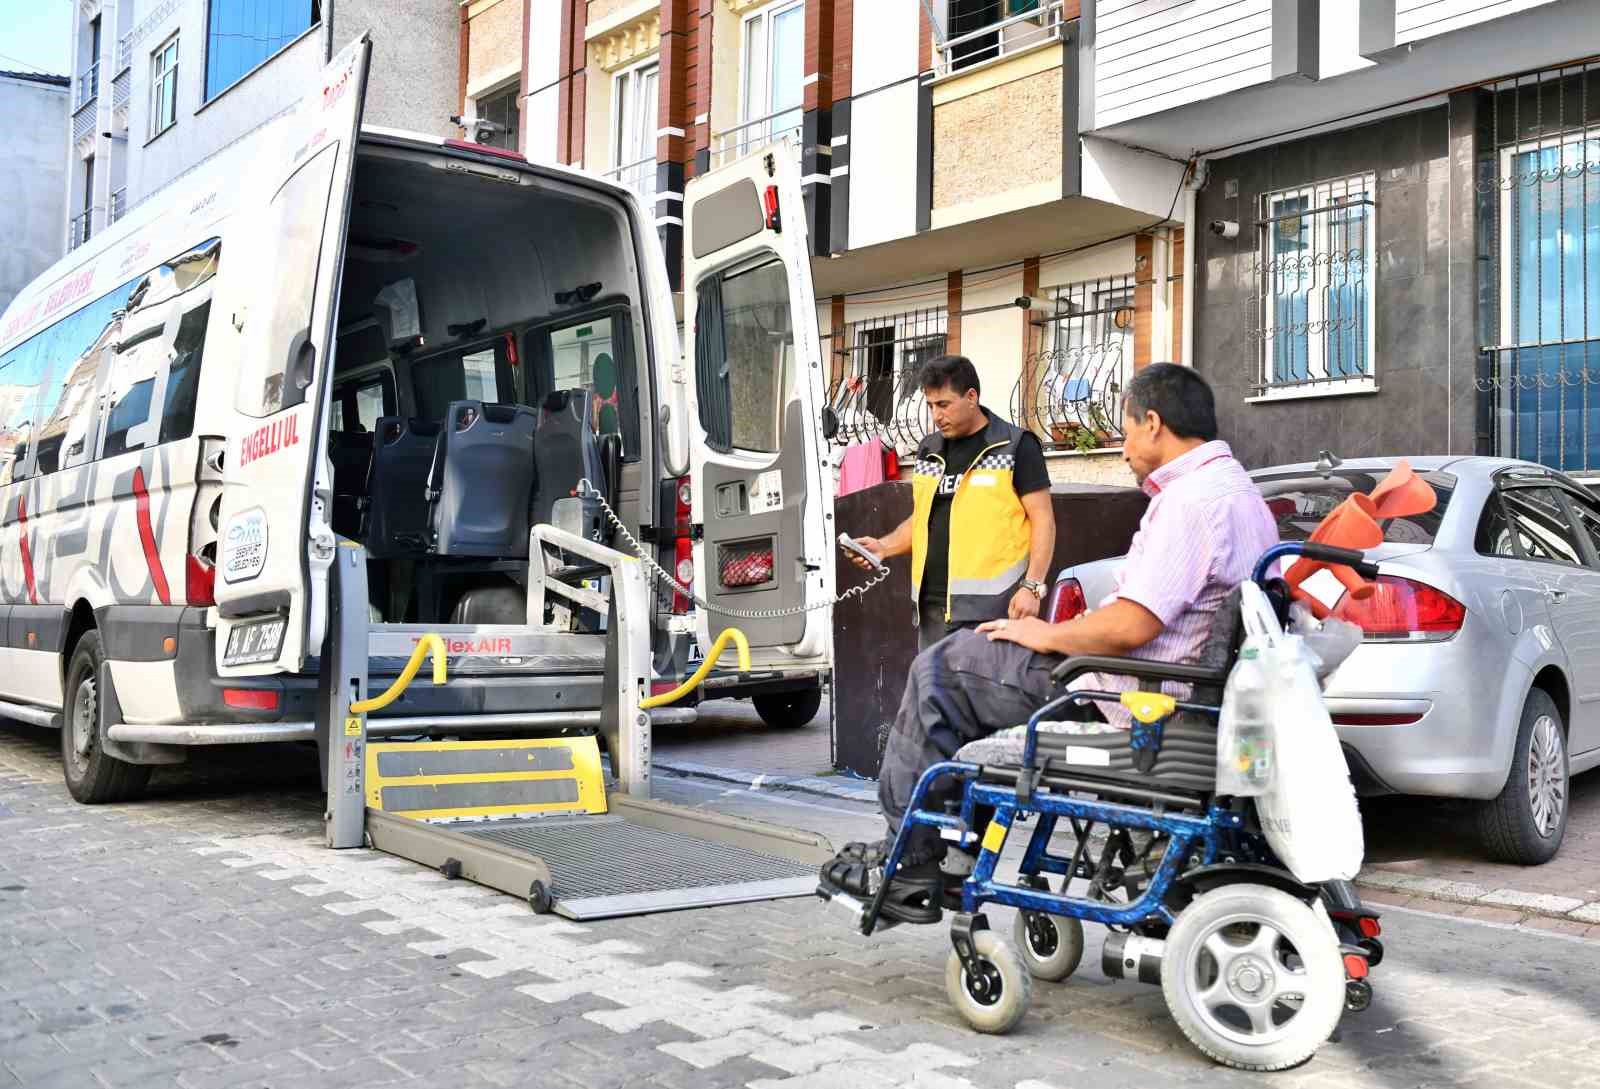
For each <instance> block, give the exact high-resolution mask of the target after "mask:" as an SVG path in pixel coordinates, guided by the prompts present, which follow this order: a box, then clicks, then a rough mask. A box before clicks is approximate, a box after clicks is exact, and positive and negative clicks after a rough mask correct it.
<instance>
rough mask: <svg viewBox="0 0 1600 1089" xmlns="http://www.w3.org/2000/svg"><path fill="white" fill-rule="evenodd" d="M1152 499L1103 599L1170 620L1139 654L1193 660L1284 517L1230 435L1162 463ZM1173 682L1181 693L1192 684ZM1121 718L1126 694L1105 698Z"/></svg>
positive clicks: (1113, 687) (1126, 680)
mask: <svg viewBox="0 0 1600 1089" xmlns="http://www.w3.org/2000/svg"><path fill="white" fill-rule="evenodd" d="M1144 490H1145V493H1146V494H1147V495H1149V496H1150V505H1149V507H1147V508H1146V509H1145V512H1144V517H1143V518H1142V519H1141V520H1140V522H1139V532H1138V533H1136V534H1134V536H1133V545H1132V547H1130V548H1129V549H1128V556H1127V559H1126V560H1124V561H1123V564H1122V567H1121V568H1120V569H1119V570H1118V572H1117V586H1116V589H1115V590H1113V591H1112V592H1111V593H1110V594H1109V595H1107V597H1106V598H1105V600H1104V601H1102V602H1100V605H1099V607H1100V608H1102V609H1103V608H1105V607H1106V606H1107V605H1110V604H1111V603H1112V602H1113V601H1116V600H1117V599H1119V598H1121V599H1124V600H1127V601H1132V602H1134V603H1136V604H1138V605H1142V606H1144V607H1145V608H1146V609H1149V610H1150V612H1152V613H1153V614H1155V616H1156V618H1157V619H1158V620H1160V621H1161V623H1162V625H1163V627H1162V629H1161V634H1160V635H1158V636H1156V637H1155V638H1154V639H1152V640H1150V642H1148V643H1146V644H1145V645H1144V646H1142V647H1140V648H1139V649H1138V650H1137V651H1135V652H1134V654H1133V656H1134V657H1136V658H1146V659H1149V660H1152V661H1157V662H1175V663H1180V664H1193V663H1195V662H1198V661H1199V660H1200V652H1201V650H1202V648H1203V647H1204V646H1205V642H1206V636H1207V635H1208V634H1209V633H1210V631H1211V620H1212V617H1213V616H1215V615H1216V612H1217V609H1218V607H1219V606H1220V605H1221V604H1222V602H1223V599H1224V598H1226V597H1227V596H1228V594H1229V593H1230V592H1231V591H1232V590H1233V588H1234V587H1235V586H1237V585H1239V583H1241V582H1243V581H1245V580H1246V579H1248V578H1249V577H1250V573H1251V570H1252V569H1253V568H1254V567H1255V564H1256V561H1257V560H1259V559H1260V558H1261V554H1262V553H1263V552H1265V551H1266V550H1267V549H1269V548H1271V547H1272V546H1273V545H1275V544H1277V543H1278V526H1277V523H1276V522H1275V521H1274V520H1273V517H1272V514H1271V512H1270V511H1268V510H1267V505H1266V503H1265V502H1264V501H1263V500H1262V498H1261V493H1260V492H1259V491H1258V490H1257V489H1256V486H1255V485H1254V484H1253V483H1251V481H1250V478H1249V476H1247V475H1246V474H1245V471H1244V466H1242V465H1240V464H1239V462H1238V461H1237V460H1235V458H1234V456H1233V451H1232V450H1230V449H1229V448H1228V444H1227V443H1225V442H1222V441H1220V440H1213V441H1212V442H1208V443H1206V444H1204V445H1203V446H1198V447H1196V448H1195V449H1193V450H1191V451H1189V452H1188V453H1187V454H1184V455H1183V456H1182V457H1180V458H1175V459H1173V460H1172V461H1169V462H1167V464H1165V465H1163V466H1161V468H1159V469H1157V470H1156V471H1155V472H1153V473H1151V474H1150V476H1149V477H1148V478H1147V479H1146V480H1145V482H1144ZM1072 687H1073V688H1075V689H1083V688H1090V689H1098V690H1100V691H1103V692H1127V691H1131V690H1133V689H1136V688H1138V687H1139V685H1138V681H1137V680H1135V679H1134V678H1132V677H1123V676H1106V675H1104V674H1099V673H1090V674H1087V675H1085V676H1083V677H1081V678H1079V679H1078V680H1076V681H1074V682H1073V684H1072ZM1163 688H1164V690H1165V691H1166V692H1168V693H1170V694H1171V695H1174V696H1177V697H1179V698H1180V699H1182V698H1184V697H1185V696H1187V695H1188V691H1187V689H1188V686H1187V685H1179V684H1168V685H1165V686H1163ZM1099 707H1100V710H1101V712H1102V713H1103V714H1104V715H1105V716H1106V720H1107V721H1108V722H1110V723H1111V724H1112V725H1113V726H1116V727H1119V728H1121V729H1124V730H1126V729H1129V728H1130V727H1131V726H1132V725H1133V716H1131V715H1130V714H1129V713H1128V711H1127V708H1125V707H1123V706H1122V705H1121V704H1120V703H1104V702H1102V703H1100V704H1099Z"/></svg>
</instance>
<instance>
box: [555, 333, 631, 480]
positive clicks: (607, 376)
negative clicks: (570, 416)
mask: <svg viewBox="0 0 1600 1089" xmlns="http://www.w3.org/2000/svg"><path fill="white" fill-rule="evenodd" d="M625 330H626V326H625V324H624V323H623V320H622V319H621V318H618V317H610V316H607V317H599V318H593V319H589V320H586V321H582V322H577V323H575V324H573V325H568V326H565V327H564V328H560V329H556V330H554V331H552V332H551V334H550V358H551V371H552V381H553V382H554V385H553V387H552V388H554V389H558V390H572V389H587V390H590V391H591V392H593V394H594V405H595V419H594V428H595V431H596V433H598V434H600V435H619V436H621V437H622V448H623V453H624V455H625V456H628V457H635V456H637V451H638V448H639V425H638V418H637V412H638V410H637V408H636V407H635V406H636V400H637V390H636V389H635V388H634V387H635V381H634V373H635V372H634V369H633V367H632V366H631V365H630V358H631V357H630V354H629V351H628V345H627V341H626V334H625Z"/></svg>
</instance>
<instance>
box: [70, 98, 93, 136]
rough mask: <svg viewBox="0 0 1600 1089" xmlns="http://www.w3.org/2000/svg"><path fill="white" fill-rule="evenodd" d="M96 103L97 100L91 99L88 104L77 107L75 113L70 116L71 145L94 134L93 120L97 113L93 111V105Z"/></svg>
mask: <svg viewBox="0 0 1600 1089" xmlns="http://www.w3.org/2000/svg"><path fill="white" fill-rule="evenodd" d="M98 101H99V100H98V99H93V98H91V99H90V100H89V101H88V102H85V103H84V104H83V105H81V106H79V107H78V109H77V112H76V113H74V114H73V115H72V142H73V143H77V142H78V141H79V140H82V139H84V138H85V137H87V136H92V135H93V134H94V119H95V117H96V116H97V114H98V113H99V111H98V110H96V109H95V103H96V102H98Z"/></svg>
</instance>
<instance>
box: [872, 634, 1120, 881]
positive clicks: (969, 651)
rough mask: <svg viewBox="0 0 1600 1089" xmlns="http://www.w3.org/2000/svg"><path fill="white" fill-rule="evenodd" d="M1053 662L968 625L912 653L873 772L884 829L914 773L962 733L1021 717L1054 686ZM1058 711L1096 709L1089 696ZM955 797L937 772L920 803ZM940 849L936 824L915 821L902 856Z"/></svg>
mask: <svg viewBox="0 0 1600 1089" xmlns="http://www.w3.org/2000/svg"><path fill="white" fill-rule="evenodd" d="M1060 662H1061V658H1060V657H1059V656H1058V655H1054V654H1035V653H1034V652H1033V651H1031V650H1028V649H1026V648H1024V647H1020V646H1018V645H1017V644H1015V643H1006V642H990V641H989V637H988V636H987V635H984V634H982V633H980V632H976V631H958V632H955V633H954V634H952V635H951V636H950V637H949V638H947V639H944V640H942V641H940V642H939V643H937V644H936V645H935V646H934V647H932V648H931V649H929V650H925V651H923V652H922V653H921V654H919V655H917V658H916V660H915V661H914V662H912V663H911V672H910V675H909V676H908V677H907V678H906V688H905V694H904V695H903V696H902V697H901V699H900V710H899V712H898V713H897V714H896V716H895V720H894V725H893V726H892V727H891V728H890V731H889V741H888V745H887V746H886V748H885V750H884V754H883V765H882V767H881V768H880V770H879V772H878V803H879V804H880V805H881V806H883V816H884V819H885V820H886V821H887V822H888V824H889V834H890V835H891V836H892V835H894V834H895V833H896V832H897V831H898V830H899V828H900V821H901V819H902V818H903V817H904V816H905V813H906V809H907V807H908V806H909V805H910V803H911V794H912V791H914V790H915V789H916V786H917V781H918V780H919V779H921V778H922V773H923V772H924V771H926V770H927V769H928V768H930V767H932V766H933V765H934V764H937V763H939V762H940V761H941V760H949V759H952V758H953V757H954V756H955V754H956V750H958V749H960V748H961V746H963V745H965V744H966V743H967V742H969V741H976V740H978V739H979V738H983V737H988V736H989V735H990V734H992V733H995V732H996V731H998V730H1003V729H1005V728H1006V727H1008V726H1019V725H1022V724H1023V723H1026V722H1027V721H1028V718H1029V716H1031V715H1032V714H1033V713H1034V712H1035V711H1037V710H1038V709H1039V708H1040V707H1043V706H1044V705H1045V703H1046V702H1048V700H1049V699H1050V696H1051V695H1052V693H1053V692H1054V686H1053V685H1052V684H1051V683H1050V671H1051V670H1052V669H1054V668H1055V667H1056V665H1058V664H1059V663H1060ZM1062 712H1063V713H1062V714H1061V715H1060V716H1059V717H1060V718H1062V719H1064V720H1067V719H1075V718H1079V717H1080V716H1081V717H1082V718H1083V719H1084V720H1098V719H1100V717H1101V716H1100V713H1099V710H1098V709H1097V708H1095V706H1094V705H1093V704H1073V705H1071V707H1069V708H1063V709H1062ZM960 797H961V791H960V784H959V783H958V782H957V781H956V780H954V779H949V778H946V779H942V780H940V781H939V782H938V783H937V784H935V785H934V787H933V788H932V789H930V790H929V792H928V794H927V795H926V800H925V802H924V807H925V808H928V809H932V810H934V811H939V810H941V809H942V808H943V806H944V803H945V802H946V801H947V800H959V798H960ZM980 823H981V822H980ZM942 854H943V841H941V840H940V839H939V835H938V832H937V831H936V830H934V829H932V828H928V827H926V826H919V827H917V828H916V829H915V830H914V832H913V833H912V838H911V839H910V841H909V842H908V844H907V853H906V856H905V857H906V860H907V861H908V862H915V861H920V860H922V859H926V858H928V857H938V856H940V855H942Z"/></svg>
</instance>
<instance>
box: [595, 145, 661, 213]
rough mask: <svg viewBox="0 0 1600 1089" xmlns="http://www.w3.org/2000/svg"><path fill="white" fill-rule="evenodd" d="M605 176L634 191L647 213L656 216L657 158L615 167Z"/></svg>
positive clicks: (651, 157)
mask: <svg viewBox="0 0 1600 1089" xmlns="http://www.w3.org/2000/svg"><path fill="white" fill-rule="evenodd" d="M605 176H606V177H608V178H610V179H611V180H612V181H614V182H616V183H617V184H618V185H621V186H625V187H626V188H628V189H631V190H633V192H634V193H635V195H637V196H638V198H639V200H640V201H641V202H642V203H643V204H644V209H645V211H646V212H648V213H650V214H651V215H654V214H655V206H656V158H655V156H654V155H652V156H650V157H649V158H648V159H640V160H639V161H638V162H635V163H628V164H626V165H624V166H618V167H613V168H612V169H610V170H607V171H606V174H605Z"/></svg>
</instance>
